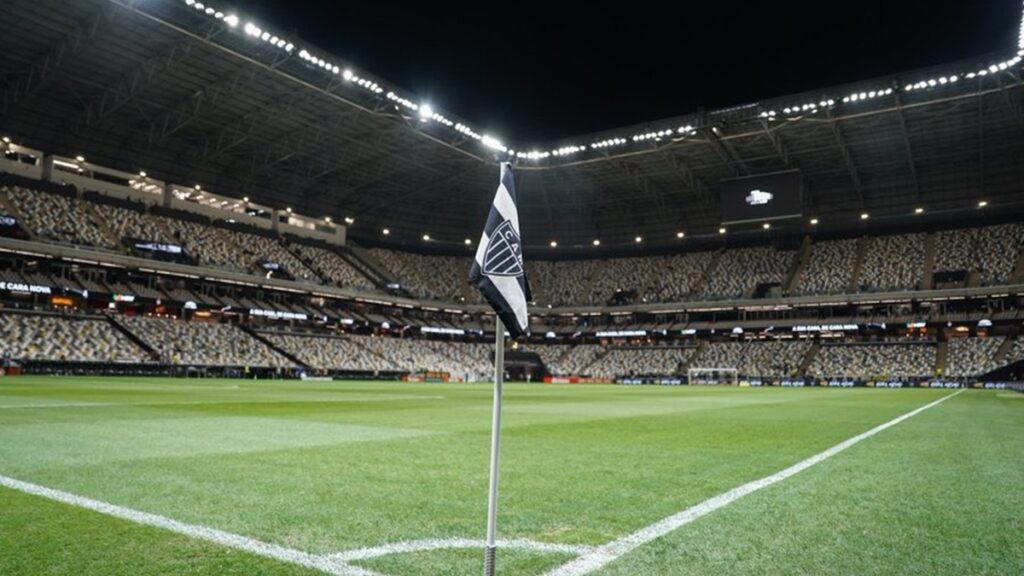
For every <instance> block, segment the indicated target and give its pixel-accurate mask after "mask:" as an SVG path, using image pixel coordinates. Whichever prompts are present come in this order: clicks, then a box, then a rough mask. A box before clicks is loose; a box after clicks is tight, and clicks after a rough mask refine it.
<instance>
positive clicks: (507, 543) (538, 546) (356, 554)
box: [330, 538, 594, 562]
mask: <svg viewBox="0 0 1024 576" xmlns="http://www.w3.org/2000/svg"><path fill="white" fill-rule="evenodd" d="M486 545H487V543H486V542H485V541H484V540H474V539H471V538H430V539H427V540H410V541H406V542H394V543H392V544H384V545H382V546H374V547H372V548H359V549H357V550H346V551H345V552H339V553H337V554H332V555H331V556H330V557H331V558H337V559H338V560H344V561H345V562H351V561H353V560H367V559H370V558H377V557H380V556H387V555H390V554H407V553H410V552H425V551H428V550H449V549H453V548H480V549H481V550H482V549H483V548H484V547H485V546H486ZM497 545H498V548H503V549H506V550H529V551H532V552H552V553H561V554H572V555H573V556H579V555H580V554H586V553H587V552H590V551H592V550H593V549H594V547H593V546H586V545H582V544H553V543H550V542H538V541H536V540H524V539H516V540H498V542H497Z"/></svg>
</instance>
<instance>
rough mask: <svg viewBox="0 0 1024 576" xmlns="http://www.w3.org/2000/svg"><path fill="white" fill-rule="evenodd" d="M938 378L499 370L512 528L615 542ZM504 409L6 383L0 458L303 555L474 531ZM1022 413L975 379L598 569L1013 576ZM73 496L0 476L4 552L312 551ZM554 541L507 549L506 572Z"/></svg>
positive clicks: (210, 560)
mask: <svg viewBox="0 0 1024 576" xmlns="http://www.w3.org/2000/svg"><path fill="white" fill-rule="evenodd" d="M945 394H948V392H946V391H938V390H935V391H933V390H871V389H854V390H829V389H803V390H801V389H762V390H759V389H739V388H669V387H665V388H659V387H617V386H579V387H576V386H544V385H536V384H534V385H526V384H522V385H510V386H508V387H507V388H506V410H505V427H504V432H505V433H504V437H503V441H504V445H503V452H502V485H501V486H502V492H501V502H500V515H499V529H500V532H501V536H502V537H504V538H529V539H533V540H539V541H545V542H553V543H573V544H589V545H598V544H602V543H605V542H607V541H609V540H612V539H614V538H616V537H619V536H622V535H624V534H626V533H629V532H631V531H633V530H636V529H638V528H641V527H643V526H646V525H648V524H650V523H652V522H655V521H657V520H659V519H661V518H663V517H665V516H668V515H670V514H673V513H675V512H678V511H679V510H682V509H684V508H686V507H687V506H690V505H692V504H695V503H697V502H700V501H702V500H704V499H706V498H708V497H710V496H713V495H715V494H717V493H719V492H722V491H725V490H727V489H729V488H732V487H734V486H737V485H739V484H742V483H744V482H747V481H750V480H753V479H755V478H759V477H762V476H765V475H767V474H770V473H772V472H775V471H777V470H779V469H781V468H784V467H786V466H788V465H790V464H792V463H794V462H796V461H799V460H801V459H803V458H805V457H807V456H810V455H812V454H815V453H817V452H820V451H821V450H823V449H825V448H827V447H829V446H831V445H833V444H836V443H838V442H840V441H842V440H844V439H846V438H849V437H851V436H854V435H856V434H858V433H860V432H863V431H865V430H867V429H869V428H871V427H873V426H875V425H877V424H880V423H882V422H886V421H888V420H890V419H892V418H894V417H896V416H898V415H900V414H903V413H905V412H908V411H910V410H912V409H914V408H916V407H919V406H921V405H924V404H926V403H928V402H931V401H933V400H935V399H937V398H940V397H942V396H943V395H945ZM489 428H490V388H489V387H488V386H486V385H455V384H404V383H382V382H349V383H341V382H324V383H321V382H317V383H310V382H294V381H293V382H255V381H229V380H207V381H198V380H170V379H127V378H126V379H92V378H66V377H20V378H9V379H0V474H2V475H5V476H9V477H14V478H18V479H20V480H24V481H28V482H33V483H36V484H41V485H44V486H49V487H52V488H57V489H61V490H65V491H68V492H72V493H75V494H80V495H83V496H87V497H90V498H94V499H98V500H104V501H107V502H111V503H114V504H118V505H121V506H127V507H131V508H136V509H139V510H142V511H146V512H151V513H156V514H161V515H164V516H168V517H171V518H174V519H176V520H181V521H185V522H190V523H195V524H202V525H206V526H211V527H215V528H219V529H221V530H226V531H229V532H234V533H238V534H242V535H245V536H249V537H253V538H257V539H261V540H265V541H268V542H273V543H276V544H280V545H283V546H287V547H291V548H296V549H299V550H303V551H308V552H313V553H332V552H341V551H344V550H349V549H353V548H360V547H370V546H379V545H384V544H388V543H392V542H398V541H403V540H417V539H429V538H481V537H482V536H483V526H484V513H485V505H486V488H487V457H488V447H489V432H490V431H489ZM1022 434H1024V395H1018V394H1015V393H1006V392H986V391H973V390H972V391H968V392H966V393H964V394H962V395H960V396H959V397H957V398H954V399H952V400H950V401H948V402H945V403H943V404H941V405H939V406H937V407H936V408H934V409H932V410H930V411H927V412H925V413H923V414H921V415H919V416H916V417H914V418H912V419H911V420H908V421H907V422H904V423H902V424H900V425H899V426H897V427H895V428H892V429H890V430H887V431H885V432H883V433H882V434H880V435H878V436H876V437H874V438H871V439H869V440H867V441H865V442H863V443H861V444H859V445H857V446H856V447H854V448H853V449H851V450H849V451H847V452H844V453H842V454H840V455H839V456H836V457H835V458H833V459H831V460H829V461H827V462H825V463H823V464H820V465H818V466H816V467H814V468H812V469H810V470H808V471H806V472H804V473H801V474H800V475H798V476H796V477H794V478H791V479H789V480H787V481H784V482H782V483H780V484H778V485H776V486H773V487H771V488H768V489H766V490H763V491H761V492H759V493H756V494H754V495H751V496H749V497H747V498H745V499H743V500H741V501H739V502H736V503H734V504H733V505H731V506H729V507H727V508H725V509H723V510H720V511H718V512H715V513H713V514H711V515H709V516H707V517H705V518H702V519H701V520H699V521H697V522H695V523H693V524H691V525H689V526H686V527H684V528H682V529H680V530H679V531H677V532H675V533H673V534H670V535H669V536H667V537H665V538H663V539H660V540H658V541H655V542H652V543H650V544H649V545H647V546H644V547H641V548H640V549H638V550H636V551H634V552H633V553H631V554H628V555H627V556H625V557H623V558H621V559H620V560H618V561H616V562H614V563H612V564H610V565H609V566H607V567H606V568H605V569H604V572H605V573H608V574H691V573H692V574H707V573H711V572H716V571H717V572H725V573H734V574H735V573H740V574H742V573H749V574H759V573H763V574H779V573H794V574H795V573H817V574H820V573H834V574H864V573H869V574H871V573H878V574H882V573H886V574H891V573H907V574H911V573H929V574H935V573H949V574H954V573H958V574H962V573H972V574H974V573H993V574H995V573H1014V572H1020V571H1021V570H1019V568H1021V567H1022V566H1024V545H1021V544H1019V543H1018V540H1020V539H1019V538H1013V537H1012V535H1013V534H1014V532H1015V533H1016V534H1018V535H1019V534H1020V533H1021V529H1022V528H1024V526H1022V523H1021V522H1022V521H1021V518H1024V498H1022V496H1024V494H1022V490H1024V488H1022V483H1021V481H1020V480H1021V478H1024V458H1022V456H1024V453H1022V452H1024V448H1022V443H1021V442H1020V438H1022ZM69 510H71V509H70V508H69V507H67V506H65V505H60V504H55V503H52V502H47V501H45V500H42V499H40V498H37V497H30V496H26V495H22V494H19V493H15V492H12V491H10V490H4V489H0V549H2V550H3V551H4V553H3V554H0V574H35V573H111V574H118V573H125V574H128V573H131V574H169V573H175V574H177V573H197V574H202V573H232V571H235V572H237V573H247V574H263V573H266V574H271V573H272V574H278V573H285V574H291V573H295V574H300V573H303V574H304V573H309V571H308V570H305V569H299V568H295V567H291V566H288V565H285V564H280V563H277V562H275V561H271V560H265V559H262V558H254V557H251V556H248V555H245V554H242V553H239V552H230V551H224V550H223V549H218V548H217V547H216V546H215V545H213V544H205V543H196V542H189V541H188V539H187V538H185V537H182V536H176V535H173V534H164V533H162V532H161V531H159V530H156V529H151V528H144V527H137V526H132V525H131V524H129V523H126V522H124V521H120V520H114V519H111V518H107V517H104V516H102V515H99V514H96V513H93V512H88V511H81V510H75V511H73V512H69ZM66 518H73V519H74V520H73V521H72V520H69V519H67V520H66ZM69 532H70V533H75V534H78V533H82V534H88V535H89V538H84V539H82V538H75V537H73V536H69ZM150 548H153V552H152V553H146V551H147V550H148V549H150ZM122 551H123V552H122ZM481 555H482V554H481V553H480V552H478V551H474V550H435V551H431V552H419V553H413V554H396V555H391V556H384V557H380V558H375V559H371V560H364V561H360V562H359V565H361V566H366V567H368V568H371V569H374V570H377V571H380V572H382V573H386V574H440V573H444V574H478V573H479V572H480V564H481V562H480V557H481ZM55 556H56V557H59V562H57V561H56V560H51V558H54V557H55ZM182 558H185V559H187V560H188V563H187V564H181V562H182V561H183V560H182ZM565 559H566V557H565V556H564V555H557V554H538V553H533V552H514V553H513V552H503V553H502V554H500V555H499V562H500V566H501V568H502V570H501V572H500V573H501V574H502V575H508V576H515V575H526V574H536V573H539V572H542V571H544V570H546V569H549V568H551V567H553V566H555V565H557V564H558V563H559V562H561V561H564V560H565ZM51 561H52V562H54V565H55V566H56V568H55V569H54V568H50V562H51ZM47 570H49V572H47ZM204 570H205V571H204ZM119 571H120V572H119Z"/></svg>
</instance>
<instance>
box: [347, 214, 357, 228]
mask: <svg viewBox="0 0 1024 576" xmlns="http://www.w3.org/2000/svg"><path fill="white" fill-rule="evenodd" d="M355 223H356V219H355V218H353V217H351V216H346V217H345V224H348V225H349V226H351V225H353V224H355Z"/></svg>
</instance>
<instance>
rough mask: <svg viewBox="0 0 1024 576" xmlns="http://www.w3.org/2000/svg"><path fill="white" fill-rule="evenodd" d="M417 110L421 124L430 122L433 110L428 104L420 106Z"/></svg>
mask: <svg viewBox="0 0 1024 576" xmlns="http://www.w3.org/2000/svg"><path fill="white" fill-rule="evenodd" d="M419 108H420V109H419V110H418V112H419V115H420V120H422V121H423V122H426V121H427V120H430V118H431V117H433V116H434V109H433V108H431V106H430V104H420V106H419Z"/></svg>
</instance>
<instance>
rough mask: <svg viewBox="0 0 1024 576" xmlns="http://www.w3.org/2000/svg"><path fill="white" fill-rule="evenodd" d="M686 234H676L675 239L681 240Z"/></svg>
mask: <svg viewBox="0 0 1024 576" xmlns="http://www.w3.org/2000/svg"><path fill="white" fill-rule="evenodd" d="M685 236H686V234H685V233H684V232H676V238H683V237H685Z"/></svg>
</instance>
